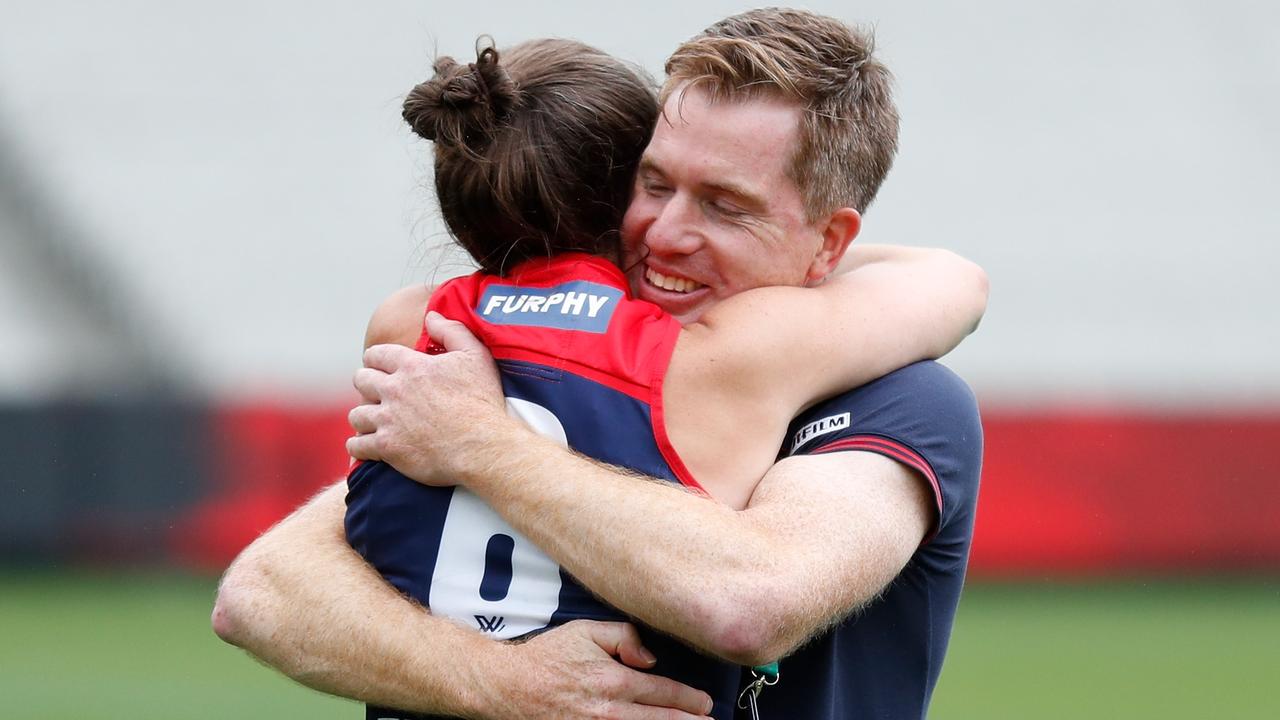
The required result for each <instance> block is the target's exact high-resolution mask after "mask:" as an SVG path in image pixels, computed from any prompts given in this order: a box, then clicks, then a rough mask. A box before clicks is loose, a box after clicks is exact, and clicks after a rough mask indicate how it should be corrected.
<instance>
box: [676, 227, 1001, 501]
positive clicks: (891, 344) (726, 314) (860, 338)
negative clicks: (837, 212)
mask: <svg viewBox="0 0 1280 720" xmlns="http://www.w3.org/2000/svg"><path fill="white" fill-rule="evenodd" d="M849 254H850V255H853V256H854V260H853V261H851V262H849V263H845V264H842V266H841V267H842V269H845V268H847V269H848V272H843V273H841V274H837V275H835V276H833V277H832V278H830V279H829V280H827V281H826V282H825V283H823V284H822V285H820V286H818V287H815V288H799V287H766V288H757V289H755V290H748V291H746V292H743V293H740V294H738V295H735V296H733V297H731V298H727V299H725V300H723V301H721V302H720V303H718V304H717V305H715V306H714V307H712V308H711V309H710V310H708V311H707V312H706V313H705V314H704V315H703V316H702V318H701V319H700V320H699V321H698V322H696V323H692V324H690V325H687V326H685V329H684V331H683V332H682V333H681V336H680V340H679V343H678V344H677V346H676V351H675V354H674V356H673V357H672V360H671V366H670V368H669V370H668V372H667V379H666V386H665V388H664V392H663V397H664V402H665V404H666V419H667V431H668V433H669V435H670V436H671V438H672V442H673V444H674V445H675V446H676V449H677V450H678V451H679V452H680V454H681V457H682V458H683V459H684V461H685V463H686V464H687V465H688V466H689V469H690V471H691V472H692V473H693V475H694V476H695V477H697V478H698V479H699V481H700V482H701V483H702V484H703V485H704V486H705V487H706V488H707V489H708V491H710V492H711V493H712V494H713V495H714V496H715V497H716V498H717V499H718V500H720V501H722V502H726V503H728V504H729V505H731V506H733V507H742V506H744V505H745V504H746V501H747V498H748V497H749V496H750V491H751V488H752V487H753V486H754V482H755V480H756V479H758V478H759V477H760V475H761V474H762V473H763V471H764V469H766V468H768V467H769V465H770V464H772V461H773V459H774V457H775V455H776V452H777V447H778V445H779V443H780V441H781V439H782V436H783V434H784V433H785V431H786V427H787V423H789V422H790V420H791V418H793V417H794V416H795V415H797V414H798V413H799V412H800V411H801V410H803V409H805V408H806V407H808V406H810V405H812V404H813V403H815V402H817V401H819V400H822V399H823V398H826V397H829V396H831V395H834V394H836V393H839V392H841V391H844V390H848V389H851V388H854V387H857V386H860V385H863V384H865V383H867V382H869V381H871V380H874V379H875V378H878V377H880V376H882V375H885V374H887V373H889V372H891V371H893V370H896V369H898V368H900V367H903V366H906V365H909V364H911V363H913V362H916V361H919V360H925V359H931V358H937V357H940V356H942V355H944V354H946V353H947V352H948V351H950V350H951V349H952V348H954V347H955V346H956V345H958V344H959V343H960V341H961V340H962V339H964V337H965V336H966V335H968V334H969V333H971V332H973V330H974V329H975V328H976V327H977V324H978V321H979V320H980V319H981V318H982V314H983V312H984V311H985V309H986V302H987V278H986V274H985V273H984V272H983V271H982V269H981V268H979V267H978V266H977V265H975V264H974V263H972V262H970V261H968V260H965V259H964V258H962V257H960V256H958V255H956V254H954V253H951V252H949V251H946V250H931V249H920V248H907V247H894V246H887V245H873V246H865V247H862V248H858V249H856V251H850V253H849ZM744 418H747V419H749V420H750V423H751V426H750V430H749V431H748V432H750V433H751V437H752V438H754V440H756V442H750V443H744V436H743V432H744V430H743V423H742V420H743V419H744ZM728 447H737V448H740V449H741V452H737V453H735V454H733V455H732V456H731V457H726V454H725V453H724V448H728Z"/></svg>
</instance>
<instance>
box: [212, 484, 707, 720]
mask: <svg viewBox="0 0 1280 720" xmlns="http://www.w3.org/2000/svg"><path fill="white" fill-rule="evenodd" d="M344 493H345V484H344V483H339V484H337V485H334V486H333V487H330V488H328V489H326V490H324V491H323V492H321V493H320V494H319V495H317V496H316V497H315V498H314V499H312V501H311V502H309V503H308V504H307V505H305V506H303V507H302V508H301V509H299V510H298V511H297V512H295V513H294V514H293V515H290V516H289V517H288V518H286V519H285V520H283V521H282V522H281V523H280V524H278V525H276V526H275V527H274V528H272V529H271V530H270V531H269V532H267V533H266V534H265V535H263V536H262V537H261V538H259V539H258V540H257V541H255V542H254V543H253V544H252V545H250V546H249V547H248V548H247V549H246V550H245V551H244V552H243V553H241V555H240V557H238V558H237V559H236V561H235V563H233V564H232V566H231V567H230V568H229V569H228V570H227V573H226V575H225V576H224V577H223V579H222V583H221V585H220V587H219V589H218V599H217V604H216V605H215V607H214V611H213V627H214V631H215V632H217V634H218V636H219V637H221V638H222V639H223V640H225V641H227V642H229V643H231V644H233V645H238V646H240V647H242V648H244V649H246V650H248V651H249V652H250V653H252V654H254V655H255V656H257V657H258V658H259V659H261V660H262V661H263V662H265V663H267V664H268V665H271V666H272V667H275V668H276V669H278V670H280V671H281V672H283V673H285V674H286V675H288V676H289V677H291V678H293V679H294V680H297V681H298V682H301V683H303V684H304V685H307V686H309V687H312V688H315V689H317V690H322V691H324V692H329V693H333V694H335V695H342V696H344V697H349V698H354V699H357V700H363V701H365V702H369V703H374V704H377V705H382V706H387V707H395V708H400V709H402V710H408V711H413V712H422V713H432V714H441V715H449V716H458V717H468V718H508V717H525V718H548V719H550V718H586V717H599V716H600V713H602V712H603V713H606V714H609V713H613V714H616V713H619V712H622V713H625V714H626V716H627V717H635V718H651V719H653V720H658V719H660V718H661V719H667V718H695V717H700V716H701V715H702V714H703V713H705V712H706V711H707V710H708V709H709V708H710V707H711V700H710V698H709V697H708V696H707V695H706V694H705V693H702V692H700V691H697V690H694V689H692V688H688V687H686V686H684V685H681V684H679V683H676V682H674V681H672V680H668V679H666V678H662V677H658V676H654V675H646V674H643V673H641V672H638V671H636V670H632V669H629V668H627V667H625V666H624V665H622V664H620V663H619V662H618V661H617V660H615V657H617V658H620V659H621V660H622V661H623V662H625V663H627V664H628V665H631V666H632V667H637V668H648V667H651V666H652V665H653V663H654V658H653V657H652V656H651V655H649V653H648V651H646V650H644V649H643V647H642V646H641V644H640V640H639V637H638V636H637V635H636V632H635V629H634V628H632V627H630V626H629V625H625V624H623V623H601V622H587V621H579V622H575V623H570V624H568V625H565V626H563V627H560V628H556V629H553V630H550V631H548V632H546V633H543V634H542V635H539V636H538V637H536V638H534V639H532V640H530V641H529V642H527V643H523V644H507V643H498V642H494V641H492V640H489V639H487V638H485V637H483V636H481V635H480V634H478V633H475V632H473V631H471V630H469V629H466V628H463V627H460V626H458V625H455V624H453V623H452V622H449V621H447V620H445V619H442V618H437V617H434V616H432V615H431V614H430V613H428V612H427V611H426V610H425V609H423V608H422V607H420V606H418V605H415V604H413V603H412V602H410V601H409V600H407V599H406V598H405V597H403V596H402V595H400V594H399V593H398V592H396V590H395V589H394V588H392V587H391V586H390V585H388V584H387V583H386V582H385V581H384V580H383V579H382V578H381V577H379V576H378V574H377V573H376V572H374V570H373V569H372V568H370V567H369V566H368V565H367V564H366V563H365V562H364V561H363V559H361V558H360V557H359V555H357V554H356V553H355V551H354V550H352V549H351V547H350V546H349V545H347V543H346V540H345V538H344V536H343V534H342V516H343V507H344V505H343V494H344ZM686 711H687V712H686ZM610 716H612V715H610Z"/></svg>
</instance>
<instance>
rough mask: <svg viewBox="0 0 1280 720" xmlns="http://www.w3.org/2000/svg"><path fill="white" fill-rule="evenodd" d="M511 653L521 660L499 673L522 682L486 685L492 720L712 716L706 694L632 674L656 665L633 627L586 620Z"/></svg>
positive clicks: (484, 700)
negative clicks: (515, 719)
mask: <svg viewBox="0 0 1280 720" xmlns="http://www.w3.org/2000/svg"><path fill="white" fill-rule="evenodd" d="M511 650H512V651H513V653H512V654H513V655H514V659H513V660H512V661H511V662H509V663H506V664H505V667H503V668H495V670H496V671H497V672H498V673H512V672H514V673H515V674H516V675H517V676H518V677H514V678H512V679H511V681H509V682H501V683H488V684H485V685H483V686H481V688H480V691H481V692H482V693H485V696H484V697H483V698H482V700H481V707H483V708H484V714H485V717H490V716H492V717H521V718H530V719H535V720H536V719H540V718H547V719H548V720H550V719H551V718H605V717H607V718H635V720H660V719H661V720H668V719H669V720H689V719H692V718H699V717H705V716H706V714H707V713H709V712H711V697H710V696H708V695H707V694H706V693H704V692H702V691H700V690H695V689H693V688H691V687H689V686H687V685H682V684H680V683H678V682H676V681H674V680H670V679H668V678H664V677H661V676H658V675H649V674H646V673H642V672H640V671H638V670H633V669H632V668H642V669H647V668H650V667H652V666H653V664H654V662H655V660H654V657H653V656H652V655H651V654H650V653H649V652H648V651H647V650H645V649H644V648H643V646H641V644H640V637H639V635H637V634H636V631H635V628H634V627H632V626H631V625H628V624H625V623H615V622H593V621H589V620H578V621H575V622H571V623H569V624H567V625H563V626H561V627H557V628H553V629H551V630H548V631H547V632H545V633H542V634H540V635H538V636H537V637H535V638H533V639H532V640H529V641H528V642H526V643H523V644H520V645H515V646H512V647H511ZM615 658H616V659H615ZM619 660H621V662H619ZM622 663H626V664H625V665H624V664H622ZM627 666H631V667H627Z"/></svg>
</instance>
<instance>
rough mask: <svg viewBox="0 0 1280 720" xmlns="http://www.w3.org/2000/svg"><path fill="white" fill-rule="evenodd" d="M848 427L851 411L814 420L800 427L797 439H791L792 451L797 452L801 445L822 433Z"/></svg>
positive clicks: (825, 433)
mask: <svg viewBox="0 0 1280 720" xmlns="http://www.w3.org/2000/svg"><path fill="white" fill-rule="evenodd" d="M847 427H849V413H840V414H839V415H829V416H827V417H824V418H822V419H821V420H814V421H813V422H811V423H809V424H808V425H805V426H804V427H802V428H800V431H799V432H797V433H796V436H795V439H793V440H792V441H791V452H795V451H796V449H797V448H799V447H800V446H801V445H803V444H805V443H807V442H809V441H810V440H812V439H814V438H816V437H818V436H820V435H827V434H829V433H833V432H835V431H837V430H844V429H845V428H847Z"/></svg>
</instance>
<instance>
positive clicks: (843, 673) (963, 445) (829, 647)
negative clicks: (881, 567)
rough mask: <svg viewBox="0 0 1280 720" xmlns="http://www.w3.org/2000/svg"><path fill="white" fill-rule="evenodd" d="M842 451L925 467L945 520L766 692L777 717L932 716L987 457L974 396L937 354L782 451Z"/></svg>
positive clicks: (823, 410)
mask: <svg viewBox="0 0 1280 720" xmlns="http://www.w3.org/2000/svg"><path fill="white" fill-rule="evenodd" d="M842 451H864V452H873V453H877V454H880V455H883V456H885V457H888V458H890V459H892V460H895V461H897V462H900V463H902V464H904V465H906V466H907V467H909V468H911V469H912V470H914V471H915V472H916V473H918V474H919V476H920V477H921V479H922V481H923V482H927V483H928V484H929V487H930V489H931V490H932V493H933V496H934V501H935V503H936V507H937V511H938V521H937V524H936V525H935V526H934V528H933V530H932V533H931V537H929V538H927V539H926V540H925V542H924V543H923V544H922V545H921V546H920V547H919V548H918V549H917V550H916V552H915V554H914V555H912V557H911V559H910V561H909V562H908V563H907V566H906V568H905V569H903V571H902V573H901V574H900V575H899V576H898V577H897V578H896V579H894V581H893V582H892V583H890V585H889V587H888V588H887V589H886V590H885V592H884V594H883V595H881V596H880V597H879V598H877V599H876V600H874V601H873V602H871V603H870V604H869V605H867V606H866V607H865V608H863V609H861V610H860V611H858V612H857V613H855V614H854V615H853V616H851V617H850V618H848V619H846V620H845V621H844V622H842V623H840V624H839V625H838V626H836V627H835V628H834V629H833V630H831V631H830V632H828V633H826V634H825V635H823V636H821V637H819V638H818V639H816V640H814V641H813V642H811V643H809V644H807V645H805V646H804V647H802V648H800V650H798V651H797V652H796V653H795V654H793V655H791V656H789V657H786V658H784V659H783V660H782V661H781V665H780V669H781V678H780V681H779V682H778V684H777V685H774V686H772V687H768V688H765V689H764V690H763V692H761V694H760V696H759V707H760V717H761V718H765V719H766V720H767V719H770V718H786V719H788V720H854V719H861V718H891V719H892V720H904V719H905V718H923V717H924V716H925V714H926V712H927V711H928V707H929V698H930V696H931V695H932V693H933V688H934V685H935V684H936V683H937V681H938V673H939V672H940V671H941V669H942V660H943V656H944V655H945V654H946V651H947V640H948V638H949V637H950V635H951V625H952V621H953V620H954V619H955V612H956V605H957V604H958V603H959V600H960V589H961V586H962V585H963V584H964V574H965V567H966V565H967V563H968V558H969V543H970V541H971V539H972V538H973V518H974V508H975V506H976V504H977V497H978V476H979V473H980V471H981V465H982V425H981V422H980V420H979V417H978V408H977V404H976V402H975V401H974V398H973V394H972V393H971V392H970V391H969V388H968V387H967V386H966V385H965V384H964V381H962V380H960V378H958V377H957V376H956V375H955V374H954V373H952V372H951V371H950V370H948V369H946V368H945V367H943V366H942V365H939V364H938V363H935V362H920V363H916V364H914V365H909V366H907V367H905V368H903V369H901V370H898V371H896V372H893V373H890V374H889V375H886V376H884V377H882V378H880V379H879V380H875V381H873V382H871V383H868V384H867V385H864V386H862V387H860V388H857V389H855V390H852V391H849V392H846V393H844V394H843V395H840V396H838V397H835V398H833V399H831V400H827V401H826V402H823V403H820V404H819V405H817V406H815V407H813V408H811V409H810V410H808V411H807V412H805V413H804V414H803V415H801V416H800V417H799V418H797V419H796V420H794V421H793V422H792V424H791V426H790V428H789V431H788V438H787V441H786V445H785V446H784V447H783V448H782V453H781V455H780V457H789V456H794V455H820V454H823V453H833V452H842ZM840 551H841V549H840V548H832V549H831V552H832V553H838V552H840ZM739 717H740V718H741V720H745V719H746V718H747V717H748V716H747V715H746V714H745V713H740V714H739Z"/></svg>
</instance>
